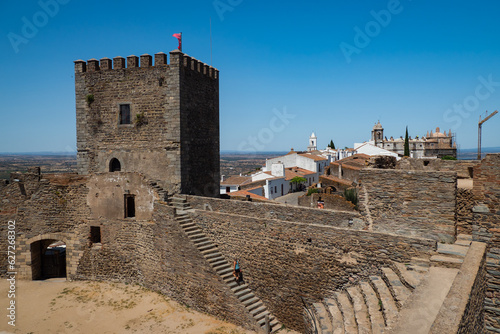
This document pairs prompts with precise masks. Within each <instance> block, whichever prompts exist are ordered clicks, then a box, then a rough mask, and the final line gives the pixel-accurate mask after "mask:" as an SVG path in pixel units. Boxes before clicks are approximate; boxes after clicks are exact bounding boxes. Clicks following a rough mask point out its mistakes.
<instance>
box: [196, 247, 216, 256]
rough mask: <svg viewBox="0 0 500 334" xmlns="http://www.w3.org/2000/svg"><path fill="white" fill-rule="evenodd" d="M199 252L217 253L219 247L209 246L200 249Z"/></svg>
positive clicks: (205, 253)
mask: <svg viewBox="0 0 500 334" xmlns="http://www.w3.org/2000/svg"><path fill="white" fill-rule="evenodd" d="M200 253H201V254H203V255H209V254H213V253H219V249H218V248H217V247H212V248H209V249H205V250H202V251H200ZM219 254H220V253H219Z"/></svg>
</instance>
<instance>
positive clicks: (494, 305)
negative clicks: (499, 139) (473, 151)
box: [472, 154, 500, 333]
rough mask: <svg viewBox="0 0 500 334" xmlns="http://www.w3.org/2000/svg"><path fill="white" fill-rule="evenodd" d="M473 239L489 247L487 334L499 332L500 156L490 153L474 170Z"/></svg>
mask: <svg viewBox="0 0 500 334" xmlns="http://www.w3.org/2000/svg"><path fill="white" fill-rule="evenodd" d="M473 192H474V198H475V200H476V201H477V204H476V206H475V207H474V208H473V219H474V230H473V234H472V237H473V240H475V241H482V242H485V243H487V244H488V247H487V254H486V269H487V275H486V277H487V280H488V284H487V290H486V298H485V299H484V308H485V315H484V317H485V324H486V332H487V333H499V332H500V307H499V305H500V228H499V226H500V209H499V208H500V154H487V155H486V157H485V158H484V159H483V160H481V164H480V165H478V166H476V167H475V168H474V188H473Z"/></svg>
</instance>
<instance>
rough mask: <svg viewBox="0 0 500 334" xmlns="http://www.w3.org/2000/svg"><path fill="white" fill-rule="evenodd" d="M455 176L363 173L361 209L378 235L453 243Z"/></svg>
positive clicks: (380, 170)
mask: <svg viewBox="0 0 500 334" xmlns="http://www.w3.org/2000/svg"><path fill="white" fill-rule="evenodd" d="M456 189H457V176H456V173H454V172H426V171H404V170H391V169H363V170H361V171H360V189H359V191H358V195H359V201H358V207H359V209H360V210H361V213H362V214H363V216H365V217H366V218H367V219H368V221H372V226H373V230H374V231H380V232H388V233H395V234H399V235H407V236H415V237H422V238H430V239H434V240H439V241H444V242H453V241H454V239H455V206H456Z"/></svg>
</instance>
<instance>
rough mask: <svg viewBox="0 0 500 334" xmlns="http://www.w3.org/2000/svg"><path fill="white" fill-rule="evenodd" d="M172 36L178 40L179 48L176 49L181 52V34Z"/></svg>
mask: <svg viewBox="0 0 500 334" xmlns="http://www.w3.org/2000/svg"><path fill="white" fill-rule="evenodd" d="M172 36H174V37H175V38H177V39H178V40H179V47H178V49H179V50H180V51H182V32H181V33H180V34H173V35H172Z"/></svg>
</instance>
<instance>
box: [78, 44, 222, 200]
mask: <svg viewBox="0 0 500 334" xmlns="http://www.w3.org/2000/svg"><path fill="white" fill-rule="evenodd" d="M75 94H76V121H77V148H78V172H79V173H80V174H91V173H102V172H116V171H124V172H139V173H143V174H145V175H146V176H147V177H149V178H150V179H152V180H154V181H156V182H157V183H158V184H159V185H160V186H161V187H163V188H164V189H165V190H166V191H167V193H168V194H169V195H171V194H174V193H184V194H196V195H204V196H217V195H218V191H219V182H220V181H219V174H220V169H219V168H220V167H219V154H220V152H219V71H218V70H216V69H215V68H213V67H211V66H208V65H206V64H204V63H202V62H200V61H198V60H196V59H193V58H191V57H189V56H187V55H185V54H183V53H182V52H180V51H179V50H175V51H172V52H170V64H168V62H167V55H166V54H165V53H162V52H161V53H157V54H155V55H154V64H153V57H152V56H150V55H147V54H146V55H142V56H140V58H139V57H136V56H129V57H127V59H126V60H125V58H122V57H115V58H113V60H111V59H109V58H102V59H101V60H100V61H98V60H96V59H90V60H88V61H87V62H85V61H83V60H77V61H75Z"/></svg>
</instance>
